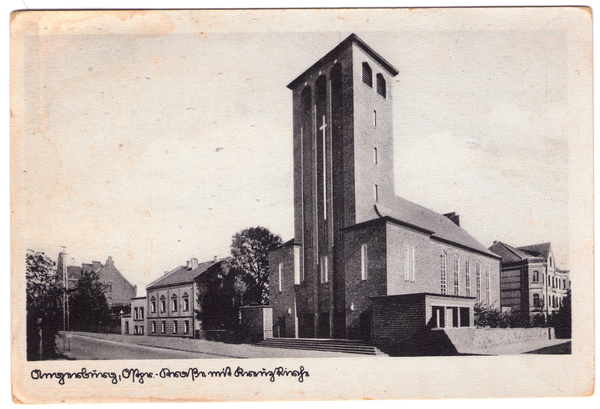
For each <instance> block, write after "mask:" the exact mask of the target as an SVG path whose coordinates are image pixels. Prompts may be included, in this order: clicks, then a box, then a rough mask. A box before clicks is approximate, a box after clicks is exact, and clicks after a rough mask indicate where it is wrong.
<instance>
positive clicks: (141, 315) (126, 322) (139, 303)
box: [121, 297, 147, 335]
mask: <svg viewBox="0 0 600 409" xmlns="http://www.w3.org/2000/svg"><path fill="white" fill-rule="evenodd" d="M146 311H147V303H146V297H136V298H132V299H131V314H123V315H121V333H122V334H128V335H146V314H145V312H146Z"/></svg>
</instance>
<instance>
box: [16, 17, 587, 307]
mask: <svg viewBox="0 0 600 409" xmlns="http://www.w3.org/2000/svg"><path fill="white" fill-rule="evenodd" d="M513 10H514V9H513ZM52 23H53V24H48V27H45V26H44V25H43V24H42V23H40V26H39V31H40V33H41V35H39V36H30V37H28V38H27V39H26V46H25V48H26V50H27V52H26V53H24V56H23V59H22V61H23V62H22V68H23V76H24V81H23V84H24V86H23V100H22V101H23V107H24V108H23V111H22V113H23V118H24V123H26V124H27V126H26V129H25V131H24V132H23V135H22V138H23V139H22V140H23V144H22V145H21V146H22V147H23V151H22V152H21V153H22V155H23V157H24V160H23V162H22V163H19V166H21V167H22V169H21V167H19V168H18V170H13V172H15V171H18V172H21V176H22V177H23V180H24V181H25V185H26V186H27V188H26V194H25V197H26V201H25V213H26V226H25V230H24V235H25V237H26V245H27V248H31V249H34V250H37V251H44V252H46V253H47V254H48V255H50V256H51V257H52V258H53V259H56V257H57V255H58V252H59V251H60V249H61V247H60V246H66V247H67V252H68V254H69V256H68V258H69V260H70V262H71V264H75V265H80V264H81V263H84V262H91V261H92V260H98V261H102V262H105V261H106V259H107V257H108V256H112V258H113V260H114V262H115V265H116V266H117V268H119V270H120V271H121V272H122V273H123V274H124V275H125V277H126V278H127V279H128V280H129V281H131V282H132V284H136V285H137V286H138V295H141V294H142V293H143V292H141V289H143V288H144V287H145V286H146V285H147V284H149V283H150V282H151V281H153V280H155V279H156V278H158V277H159V276H160V275H162V274H163V272H164V271H167V270H172V269H173V268H175V267H177V266H179V265H182V264H185V261H186V260H188V259H189V258H191V257H195V258H198V259H199V260H201V261H205V260H209V259H212V258H213V257H214V256H215V255H217V256H219V257H225V256H227V255H228V251H229V245H230V243H231V237H232V236H233V234H235V233H236V232H238V231H240V230H242V229H244V228H247V227H251V226H258V225H261V226H265V227H267V228H269V229H270V230H271V231H272V232H274V233H276V234H279V235H281V236H282V238H283V239H284V240H288V239H290V238H292V236H293V197H292V196H293V180H292V171H293V169H292V130H291V125H292V94H291V91H290V90H289V89H287V87H286V85H287V84H289V83H290V82H291V81H292V80H293V79H295V78H296V77H297V76H298V75H299V74H301V73H302V72H303V71H304V70H305V69H307V68H308V67H309V66H311V65H312V64H313V63H314V62H316V61H317V60H318V59H319V58H320V57H322V56H323V55H324V54H326V53H327V52H328V51H330V50H331V49H332V48H333V47H335V46H336V45H337V44H338V43H339V42H340V41H341V40H343V39H344V38H345V37H347V36H348V35H349V34H351V33H352V32H354V33H356V34H357V35H358V36H359V37H361V38H362V39H363V40H364V41H365V42H366V43H367V44H369V45H370V46H371V47H372V48H373V49H374V50H375V51H376V52H378V53H379V54H380V55H382V56H383V57H384V58H385V59H386V60H388V61H389V62H390V63H391V64H392V65H393V66H394V67H396V68H397V69H398V70H399V74H398V76H397V77H396V78H395V81H394V83H393V84H392V95H393V104H394V118H393V121H394V160H395V167H394V170H395V186H396V194H397V195H399V196H402V197H404V198H406V199H408V200H411V201H414V202H416V203H418V204H421V205H423V206H425V207H428V208H431V209H432V210H434V211H437V212H440V213H447V212H452V211H455V212H457V213H458V214H459V215H460V218H461V226H462V227H464V228H465V229H466V230H467V231H468V232H469V233H471V235H473V236H474V237H475V238H476V239H478V240H479V241H480V242H481V243H482V244H483V245H485V246H486V247H488V246H490V245H491V244H492V243H493V241H494V240H500V241H503V242H506V243H509V244H511V245H515V246H521V245H528V244H534V243H541V242H546V241H551V242H552V243H553V248H554V252H555V256H556V260H557V263H558V265H559V266H561V267H563V268H567V269H568V268H569V243H570V234H572V232H570V228H572V227H571V226H572V225H571V224H570V217H569V212H570V208H572V204H573V203H572V191H573V176H572V170H571V168H569V165H570V162H569V161H570V159H572V158H573V148H572V143H573V142H572V141H573V138H576V137H577V135H578V133H577V129H576V128H577V127H574V126H573V122H572V119H573V118H572V115H573V113H572V108H573V107H572V105H571V104H572V102H571V101H572V100H571V99H570V98H572V96H573V88H572V85H573V82H572V81H571V78H572V76H573V75H574V72H575V71H574V70H576V69H580V70H582V69H583V68H582V67H579V66H574V65H573V64H574V63H573V59H572V53H571V54H570V51H569V50H568V47H567V44H569V43H568V41H569V38H568V35H569V33H568V32H566V31H565V30H564V29H563V27H562V26H561V25H560V24H558V23H557V22H556V21H555V19H553V18H549V19H548V20H547V21H543V22H538V21H535V20H531V14H527V13H524V14H523V13H520V12H518V13H515V12H514V11H513V12H512V13H504V12H496V13H494V14H487V13H486V12H485V11H484V10H478V11H477V10H476V11H473V14H472V15H467V16H464V15H463V16H462V18H460V19H457V18H456V16H455V15H452V13H451V12H448V11H439V10H438V11H431V10H429V11H419V10H418V11H416V12H409V11H397V12H394V13H391V12H388V13H386V14H382V13H381V12H377V11H372V10H370V11H362V12H360V13H358V12H342V11H340V12H339V13H324V12H323V13H319V12H317V13H316V14H314V13H312V14H311V13H309V12H302V11H298V12H296V13H295V14H294V18H290V19H285V18H283V17H282V14H281V13H280V12H277V11H270V12H263V13H258V12H244V13H239V14H236V15H235V18H233V17H231V15H230V16H223V15H222V14H221V15H217V14H214V13H213V14H211V13H206V14H197V13H196V14H194V13H188V12H180V13H176V14H170V13H166V12H163V13H143V12H134V13H130V14H128V15H121V16H119V17H118V18H115V17H114V16H110V15H101V16H99V17H98V18H95V19H93V20H90V19H88V20H85V19H79V18H72V19H68V20H66V21H61V22H60V24H58V23H57V22H56V21H54V22H52ZM241 27H245V28H246V29H244V30H242V28H241ZM524 27H526V28H524ZM46 28H47V30H46ZM45 30H46V31H48V33H45ZM290 30H291V31H290ZM567 79H569V80H567ZM570 87H571V88H570ZM570 141H571V142H570ZM570 200H571V202H570ZM571 219H572V217H571Z"/></svg>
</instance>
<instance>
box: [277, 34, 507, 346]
mask: <svg viewBox="0 0 600 409" xmlns="http://www.w3.org/2000/svg"><path fill="white" fill-rule="evenodd" d="M398 73H399V71H398V70H397V69H396V68H394V67H393V66H392V65H391V64H390V63H389V62H388V61H386V60H385V59H384V58H383V57H382V56H381V55H379V54H378V53H377V52H375V51H374V50H373V49H372V48H371V47H369V46H368V45H367V44H366V43H365V42H364V41H362V40H361V39H360V38H359V37H358V36H356V35H355V34H352V35H350V36H349V37H348V38H346V39H345V40H344V41H342V42H341V43H340V44H339V45H338V46H336V47H335V48H334V49H333V50H331V51H330V52H329V53H327V54H326V55H325V56H324V57H322V58H321V59H320V60H319V61H317V62H316V63H315V64H314V65H312V66H311V67H310V68H308V69H307V70H306V71H305V72H304V73H302V74H301V75H300V76H298V77H297V78H296V79H295V80H293V81H292V82H291V83H290V84H289V85H288V88H289V89H290V90H292V92H293V150H294V151H293V153H294V154H293V158H294V159H293V161H294V162H293V163H294V234H295V237H294V239H292V240H290V241H288V242H286V243H285V244H284V245H282V246H281V247H279V248H277V249H274V250H273V251H271V252H270V254H269V288H270V304H271V307H272V308H273V336H275V337H289V338H339V339H362V340H365V341H368V342H374V343H377V342H379V343H382V342H384V341H385V340H387V341H389V342H402V341H406V342H410V339H411V337H412V336H414V335H415V334H416V333H417V332H419V331H422V330H423V329H435V328H452V327H454V328H457V329H460V328H463V327H473V323H474V307H475V304H476V303H478V302H479V303H484V304H487V305H495V306H499V304H500V288H499V282H500V280H499V273H500V257H499V256H498V255H497V254H495V253H493V252H491V251H490V250H488V249H487V248H486V247H485V246H483V245H482V244H481V243H479V242H478V241H477V240H476V239H475V238H473V237H472V236H471V235H470V234H469V233H467V232H466V231H465V230H464V229H462V228H461V227H460V219H459V216H458V215H456V214H455V213H448V214H438V213H436V212H433V211H431V210H429V209H426V208H424V207H422V206H419V205H417V204H415V203H412V202H410V201H408V200H405V199H403V198H400V197H398V196H396V194H395V191H394V163H393V157H394V143H393V142H394V140H393V131H392V122H393V110H392V102H393V93H392V91H393V90H392V84H393V83H394V81H393V78H394V77H395V76H396V75H398ZM396 148H397V149H401V146H400V147H396ZM390 340H391V341H390Z"/></svg>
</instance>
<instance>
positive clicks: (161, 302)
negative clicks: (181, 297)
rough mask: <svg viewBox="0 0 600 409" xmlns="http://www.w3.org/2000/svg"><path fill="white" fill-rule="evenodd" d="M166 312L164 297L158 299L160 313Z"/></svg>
mask: <svg viewBox="0 0 600 409" xmlns="http://www.w3.org/2000/svg"><path fill="white" fill-rule="evenodd" d="M166 311H167V300H166V298H165V296H164V295H162V296H161V297H160V312H166Z"/></svg>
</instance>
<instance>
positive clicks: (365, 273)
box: [360, 244, 369, 280]
mask: <svg viewBox="0 0 600 409" xmlns="http://www.w3.org/2000/svg"><path fill="white" fill-rule="evenodd" d="M360 278H361V280H366V279H367V278H369V260H368V254H367V245H366V244H363V245H362V246H361V247H360Z"/></svg>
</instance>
